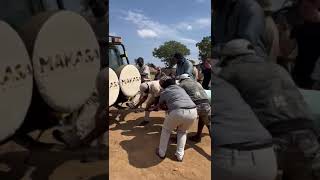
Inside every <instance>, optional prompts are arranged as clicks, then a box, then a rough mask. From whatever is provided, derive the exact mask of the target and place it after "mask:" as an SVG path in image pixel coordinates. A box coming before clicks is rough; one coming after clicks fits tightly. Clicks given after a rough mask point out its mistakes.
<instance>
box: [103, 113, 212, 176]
mask: <svg viewBox="0 0 320 180" xmlns="http://www.w3.org/2000/svg"><path fill="white" fill-rule="evenodd" d="M116 113H117V111H113V113H112V114H116ZM121 114H122V115H123V116H122V117H121V118H120V120H119V121H116V120H114V118H111V120H110V124H109V125H110V126H109V127H110V129H109V161H110V166H109V177H110V179H112V180H141V179H148V180H153V179H155V180H159V179H163V180H169V179H177V180H178V179H190V180H210V179H211V160H210V159H211V140H210V137H209V134H208V130H207V128H206V127H205V128H204V137H203V138H202V141H201V143H196V144H195V143H193V142H192V141H187V145H186V150H185V156H184V159H183V162H177V161H176V160H175V156H174V152H175V149H176V144H174V143H173V142H171V143H170V145H169V147H168V151H167V158H166V159H164V160H162V159H160V158H158V157H157V156H156V155H155V149H156V148H157V146H158V144H159V140H160V132H161V127H162V124H163V120H164V116H165V113H164V112H161V111H159V112H152V113H151V119H152V121H151V123H150V124H148V125H146V126H145V127H143V126H139V123H140V122H141V121H142V120H143V116H144V113H134V112H127V113H126V114H123V113H121ZM196 128H197V122H195V123H194V124H193V127H192V129H191V130H190V132H189V134H188V135H193V134H194V133H195V132H196Z"/></svg>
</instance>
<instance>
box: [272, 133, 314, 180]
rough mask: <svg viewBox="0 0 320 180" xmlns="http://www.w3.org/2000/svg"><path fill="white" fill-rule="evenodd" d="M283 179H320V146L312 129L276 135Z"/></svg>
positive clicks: (276, 148) (275, 139)
mask: <svg viewBox="0 0 320 180" xmlns="http://www.w3.org/2000/svg"><path fill="white" fill-rule="evenodd" d="M274 141H275V143H276V147H275V150H276V153H277V159H278V165H279V170H280V171H281V172H282V180H320V146H319V143H318V140H317V136H316V135H315V133H314V132H313V131H311V130H299V131H294V132H290V133H287V134H284V135H281V136H277V137H274Z"/></svg>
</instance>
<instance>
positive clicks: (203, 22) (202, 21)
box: [195, 18, 211, 28]
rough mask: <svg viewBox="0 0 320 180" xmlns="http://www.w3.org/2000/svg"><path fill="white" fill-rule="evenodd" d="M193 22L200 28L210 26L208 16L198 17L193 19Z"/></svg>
mask: <svg viewBox="0 0 320 180" xmlns="http://www.w3.org/2000/svg"><path fill="white" fill-rule="evenodd" d="M195 24H196V25H198V26H199V27H200V28H206V27H210V26H211V19H210V18H200V19H197V20H196V21H195Z"/></svg>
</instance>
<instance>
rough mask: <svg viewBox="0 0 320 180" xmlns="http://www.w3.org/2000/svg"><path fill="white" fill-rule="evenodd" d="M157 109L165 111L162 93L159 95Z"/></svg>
mask: <svg viewBox="0 0 320 180" xmlns="http://www.w3.org/2000/svg"><path fill="white" fill-rule="evenodd" d="M157 107H158V108H160V109H166V101H165V94H164V93H163V92H162V93H161V95H160V98H159V102H158V105H157Z"/></svg>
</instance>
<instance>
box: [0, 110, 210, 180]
mask: <svg viewBox="0 0 320 180" xmlns="http://www.w3.org/2000/svg"><path fill="white" fill-rule="evenodd" d="M111 112H113V114H115V113H117V111H111ZM143 116H144V113H134V112H126V113H125V114H122V116H121V117H122V118H121V119H120V120H119V121H116V120H114V118H112V117H111V118H110V126H109V127H110V130H109V152H108V151H107V149H105V148H104V149H101V148H100V149H98V148H95V147H91V148H83V149H77V150H66V149H65V148H64V146H63V145H62V144H59V142H57V141H55V140H54V139H53V138H52V135H51V133H52V129H50V130H47V131H46V132H45V133H44V134H43V135H42V136H41V138H40V141H41V142H43V143H46V144H45V145H43V146H41V147H32V148H31V149H29V150H27V149H25V148H24V147H23V146H21V145H18V144H16V143H15V142H13V141H10V142H8V143H6V144H4V145H1V146H0V180H46V179H49V180H106V179H107V178H108V176H109V177H110V179H111V180H127V179H128V180H129V179H130V180H136V179H138V180H141V179H148V180H152V179H156V180H158V179H163V180H167V179H168V180H169V179H190V180H198V179H201V180H209V179H211V170H210V169H211V168H210V166H211V161H210V159H211V158H210V154H211V146H210V144H211V142H210V137H209V135H208V130H207V129H206V128H205V129H204V137H203V139H202V141H201V143H197V144H195V143H192V142H190V141H187V145H186V151H185V157H184V160H183V162H177V161H176V160H175V159H174V152H175V148H176V145H175V144H173V143H171V144H170V145H169V147H168V152H167V158H166V159H164V160H161V159H160V158H158V157H157V156H156V155H155V149H156V147H157V146H158V144H159V139H160V132H161V126H162V123H163V120H164V112H152V113H151V118H152V122H151V123H150V124H148V125H147V126H145V127H141V126H138V124H139V123H140V122H141V121H142V120H143V119H142V118H143ZM196 127H197V122H195V123H194V125H193V127H192V130H191V133H190V134H189V135H192V134H194V132H196ZM38 133H39V132H33V133H32V134H31V135H32V136H33V137H36V136H37V135H38ZM108 154H109V158H108ZM108 159H109V162H108ZM108 169H109V172H108Z"/></svg>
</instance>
